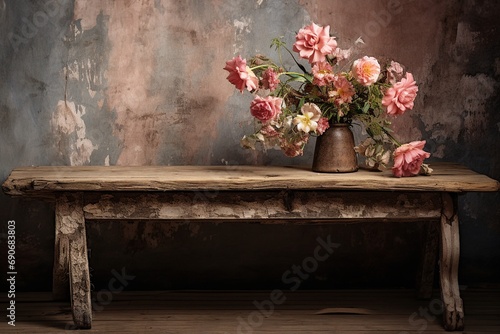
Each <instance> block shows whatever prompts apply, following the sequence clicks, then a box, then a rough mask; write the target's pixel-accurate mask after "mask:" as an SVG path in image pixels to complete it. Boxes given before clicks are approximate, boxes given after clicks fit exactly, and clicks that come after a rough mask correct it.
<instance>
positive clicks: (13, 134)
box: [0, 0, 500, 290]
mask: <svg viewBox="0 0 500 334" xmlns="http://www.w3.org/2000/svg"><path fill="white" fill-rule="evenodd" d="M3 4H5V6H3ZM498 12H500V4H499V3H498V2H496V1H494V0H482V1H480V0H465V1H431V0H419V1H415V0H355V1H340V0H255V1H248V0H231V1H229V0H211V1H197V0H186V1H174V0H142V1H128V0H124V1H118V0H114V1H113V0H107V1H99V0H46V1H40V2H25V1H14V0H0V43H1V44H0V62H1V66H0V181H2V182H3V181H4V180H5V178H6V177H7V176H8V174H9V173H10V171H11V170H12V169H13V168H15V167H17V166H26V165H183V164H203V165H210V164H212V165H220V164H259V165H260V164H266V165H284V164H288V165H290V164H297V165H304V164H310V163H311V160H312V153H313V146H314V145H313V144H314V143H311V145H309V146H308V148H307V149H306V151H305V155H304V156H303V157H300V158H295V159H291V158H286V157H284V156H283V155H282V153H281V152H279V151H267V152H262V151H245V150H243V149H241V148H240V146H239V140H240V138H241V137H242V135H243V134H245V133H248V132H249V131H250V130H251V129H252V121H251V118H250V115H249V113H248V104H249V102H250V99H251V97H250V96H249V94H244V95H241V94H239V93H238V92H236V91H235V90H234V88H233V87H232V86H231V85H230V84H229V83H228V82H226V80H225V77H226V73H225V72H224V71H223V70H222V68H223V67H224V63H225V61H226V60H227V59H230V58H231V57H233V56H234V55H236V54H242V55H252V54H254V53H257V52H259V53H265V54H268V55H273V50H271V49H270V48H269V44H270V41H271V39H272V38H273V37H276V36H281V35H282V36H284V38H285V40H287V41H288V43H289V44H290V45H291V44H292V43H293V38H294V35H295V32H296V31H297V30H298V29H300V28H301V27H302V26H303V25H304V24H308V23H309V22H310V21H311V20H314V21H315V22H318V23H321V24H325V25H326V24H329V25H331V27H332V33H334V34H335V35H336V36H337V41H338V43H339V46H342V47H343V48H347V47H349V46H350V45H352V44H353V43H354V41H355V40H357V39H358V38H359V37H361V38H362V39H363V40H364V41H365V44H364V45H363V46H362V48H361V49H359V50H358V54H359V55H364V54H369V55H374V56H390V57H393V58H395V59H396V60H397V61H399V62H401V63H403V64H405V65H406V66H407V67H408V68H409V69H410V70H411V72H412V73H413V74H414V76H415V77H416V79H417V81H418V83H419V95H418V98H417V101H416V106H415V108H414V110H413V111H411V112H408V113H406V114H405V115H402V116H400V117H398V118H397V119H396V120H395V122H394V124H395V128H396V131H397V133H398V135H399V137H400V139H401V140H402V141H409V140H416V139H426V140H427V146H426V149H427V150H428V151H430V152H431V153H432V157H433V159H434V160H437V161H441V160H443V161H454V162H459V163H462V164H464V165H466V166H468V167H470V168H472V169H474V170H476V171H478V172H481V173H485V174H487V175H489V176H491V177H493V178H496V179H500V153H499V152H500V150H499V149H498V146H499V143H500V116H499V115H500V113H499V112H498V106H499V105H500V94H499V76H500V41H499V40H498V38H497V36H498V34H499V33H500V31H499V30H500V24H499V23H498V20H497V17H496V13H498ZM290 65H292V64H290ZM460 207H461V212H460V214H461V233H462V253H461V257H462V262H461V267H460V270H461V282H462V283H464V284H472V285H479V284H482V283H498V282H499V281H500V269H499V268H500V266H499V264H500V248H499V247H498V244H499V243H500V224H499V221H500V205H499V195H498V194H467V195H463V196H461V197H460ZM0 219H1V221H2V222H5V221H7V220H16V222H17V233H18V244H17V247H18V254H19V256H20V260H19V261H20V265H21V264H22V266H23V270H24V271H25V272H26V273H33V274H26V275H20V276H19V277H18V279H19V282H18V284H19V286H20V288H21V289H25V290H33V289H45V290H48V289H50V282H51V278H50V275H51V270H52V256H53V255H52V251H53V245H52V243H53V233H54V232H53V228H54V225H53V224H54V223H53V219H54V212H53V209H52V208H51V207H50V206H49V205H46V204H43V203H38V202H34V201H24V200H19V199H11V198H7V197H6V196H5V195H3V194H0ZM1 225H2V229H3V230H2V231H3V233H5V228H6V227H5V226H6V225H5V226H4V224H1ZM421 233H422V228H421V226H418V225H417V226H408V225H405V224H395V226H387V225H384V224H375V225H371V224H370V225H368V224H363V225H351V226H306V225H301V226H293V225H289V226H277V225H274V226H268V225H265V226H264V225H263V226H260V225H256V224H240V225H232V224H218V225H212V224H184V223H171V224H159V223H151V224H145V223H143V222H123V223H114V224H110V223H99V222H96V223H91V224H89V235H90V237H89V247H90V248H91V249H92V252H91V254H90V256H91V266H92V267H93V270H94V271H93V281H94V282H95V284H96V286H99V284H106V282H107V280H108V279H109V272H110V270H111V269H113V268H121V267H122V266H126V267H127V268H128V270H130V272H133V273H134V274H135V275H136V277H138V278H137V280H135V281H134V282H133V284H134V287H133V288H136V289H141V288H156V289H161V288H205V287H221V288H224V287H227V288H229V287H232V288H244V287H245V288H247V287H259V288H266V287H267V288H272V287H275V286H276V285H277V284H280V282H281V275H282V273H283V272H284V271H285V270H286V269H287V268H289V267H290V266H291V265H292V264H294V263H299V262H300V261H302V260H303V258H304V257H306V256H309V255H310V252H311V250H313V249H314V247H315V243H316V238H317V236H318V235H331V236H332V240H335V242H338V243H341V244H342V247H341V248H340V249H339V251H338V253H336V256H335V257H332V259H329V262H328V264H327V265H325V267H324V268H320V270H319V271H318V272H317V273H316V274H315V275H314V277H311V279H310V280H309V281H308V282H307V283H306V284H305V285H304V286H307V287H329V286H368V287H371V286H401V285H410V286H411V285H412V284H413V274H414V272H415V271H416V266H417V263H418V258H419V254H420V253H419V252H420V246H421V245H420V236H421ZM415 234H417V235H418V237H415ZM0 240H1V241H2V245H4V244H5V243H4V240H5V234H1V236H0ZM160 259H161V263H162V265H159V266H158V264H159V263H160ZM155 265H156V266H155ZM110 266H113V267H110ZM172 268H174V270H172ZM401 268H403V269H405V272H407V273H405V274H401ZM35 273H36V274H35ZM152 277H157V278H152ZM200 277H202V279H200Z"/></svg>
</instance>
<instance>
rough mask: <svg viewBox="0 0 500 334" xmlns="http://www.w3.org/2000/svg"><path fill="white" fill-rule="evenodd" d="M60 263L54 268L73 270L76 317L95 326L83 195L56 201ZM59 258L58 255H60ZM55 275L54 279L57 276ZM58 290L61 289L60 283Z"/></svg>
mask: <svg viewBox="0 0 500 334" xmlns="http://www.w3.org/2000/svg"><path fill="white" fill-rule="evenodd" d="M56 242H58V245H59V249H56V261H57V262H56V263H57V265H58V267H56V268H55V269H54V271H55V272H56V271H57V273H58V275H59V276H58V277H57V278H60V274H61V272H62V271H63V270H65V267H66V268H68V271H69V287H70V297H71V310H72V312H73V320H74V322H75V325H76V326H77V327H78V328H83V329H88V328H91V326H92V304H91V300H90V276H89V263H88V257H87V240H86V233H85V218H84V215H83V199H82V195H81V194H62V195H61V196H59V197H58V198H57V200H56ZM56 247H57V245H56ZM57 257H58V258H57ZM57 278H56V277H54V279H57ZM57 284H58V285H56V287H57V289H61V285H60V283H57Z"/></svg>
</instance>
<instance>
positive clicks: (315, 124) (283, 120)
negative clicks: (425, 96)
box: [224, 23, 432, 177]
mask: <svg viewBox="0 0 500 334" xmlns="http://www.w3.org/2000/svg"><path fill="white" fill-rule="evenodd" d="M295 39H296V41H295V43H294V44H293V49H292V50H293V52H296V54H297V55H298V57H299V58H302V59H307V61H308V64H306V65H303V64H301V63H300V62H299V61H298V60H297V58H296V56H295V55H294V53H292V51H291V50H290V49H289V48H288V47H287V46H286V44H285V42H283V40H282V39H281V38H275V39H273V40H272V44H271V47H275V49H276V52H277V54H278V57H279V62H274V61H272V60H271V59H269V58H268V57H266V56H264V55H260V54H257V55H255V56H254V57H252V58H251V59H250V60H249V61H248V62H247V60H246V59H243V58H241V56H236V57H234V58H233V59H231V60H229V61H227V62H226V66H225V67H224V69H225V70H226V71H228V72H229V75H228V77H227V79H228V80H229V82H230V83H232V84H233V85H234V86H235V87H236V88H237V89H238V90H239V91H240V92H242V93H243V91H244V90H248V91H249V92H251V93H253V94H254V96H255V97H254V99H253V101H252V102H251V103H250V113H251V115H252V116H253V117H254V118H255V121H256V131H255V132H254V133H253V134H251V135H247V136H244V137H243V138H242V140H241V144H242V146H243V147H245V148H252V149H255V146H256V144H257V143H261V144H262V145H263V146H264V147H265V148H268V147H278V148H280V149H282V150H283V152H284V153H285V155H287V156H290V157H295V156H298V155H302V154H303V149H304V146H305V145H306V143H307V142H308V140H309V138H310V136H321V135H322V134H323V133H324V132H325V131H326V130H327V129H328V128H329V127H330V126H332V125H333V124H340V123H346V124H349V125H351V124H353V121H357V122H356V123H359V124H362V125H363V126H364V128H365V130H366V133H367V135H368V138H367V139H366V140H364V141H363V142H362V143H361V144H360V145H358V146H357V147H355V150H356V152H357V153H358V154H360V155H362V156H364V157H365V164H366V165H367V166H368V167H369V168H371V169H375V170H381V169H383V168H386V167H387V166H388V164H389V162H390V161H391V158H393V161H394V163H393V167H392V171H393V174H394V175H395V176H397V177H401V176H413V175H417V174H419V173H421V174H426V175H428V174H430V173H431V172H432V170H431V169H430V168H429V166H428V165H426V164H423V161H424V159H426V158H428V157H429V156H430V154H429V153H428V152H425V151H423V147H424V145H425V141H414V142H411V143H408V144H400V143H399V142H398V141H397V140H396V138H395V137H394V136H393V134H392V130H391V128H390V126H391V122H390V119H389V117H393V116H396V115H401V114H403V113H404V112H405V111H406V110H408V109H412V108H413V105H414V100H415V97H416V95H417V92H418V87H417V85H416V82H415V80H414V78H413V75H412V74H411V73H409V72H407V71H405V70H404V68H403V66H402V65H401V64H399V63H397V62H394V61H389V60H385V61H379V60H378V59H376V58H374V57H368V56H364V57H362V58H360V59H357V60H354V61H353V62H350V61H349V56H350V54H351V52H352V49H348V50H342V49H340V48H338V47H337V42H336V40H335V37H332V36H330V27H329V26H325V27H321V26H319V25H317V24H315V23H311V24H310V25H309V26H305V27H303V28H302V29H300V30H299V32H298V33H297V35H296V38H295ZM283 53H286V54H288V55H289V56H291V58H292V60H293V62H294V64H295V65H296V66H297V68H298V70H297V71H292V70H290V69H287V68H286V67H285V66H284V65H283ZM306 66H307V68H306Z"/></svg>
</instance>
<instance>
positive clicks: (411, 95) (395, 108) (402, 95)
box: [382, 73, 418, 115]
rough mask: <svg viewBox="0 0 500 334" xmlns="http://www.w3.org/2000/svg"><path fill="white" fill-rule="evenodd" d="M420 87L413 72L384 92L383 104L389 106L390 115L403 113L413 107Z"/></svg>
mask: <svg viewBox="0 0 500 334" xmlns="http://www.w3.org/2000/svg"><path fill="white" fill-rule="evenodd" d="M417 92H418V87H417V84H416V82H415V80H413V75H412V74H411V73H406V78H403V79H401V81H399V82H397V83H395V84H394V86H392V87H390V88H389V89H387V90H386V92H385V93H384V98H383V99H382V105H384V106H386V107H387V113H388V114H389V115H401V114H403V113H404V112H405V110H406V109H413V104H414V101H415V97H416V96H417Z"/></svg>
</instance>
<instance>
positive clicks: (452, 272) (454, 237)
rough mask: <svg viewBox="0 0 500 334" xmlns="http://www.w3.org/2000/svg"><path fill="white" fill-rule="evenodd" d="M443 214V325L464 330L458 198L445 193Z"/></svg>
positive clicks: (447, 328) (441, 272)
mask: <svg viewBox="0 0 500 334" xmlns="http://www.w3.org/2000/svg"><path fill="white" fill-rule="evenodd" d="M442 198H443V211H442V214H441V253H440V255H441V259H440V281H441V298H442V301H443V323H444V328H445V329H446V330H451V331H453V330H463V328H464V309H463V303H462V299H461V298H460V290H459V287H458V261H459V257H460V237H459V229H458V214H457V197H456V195H453V196H452V195H451V194H449V193H443V196H442Z"/></svg>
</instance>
